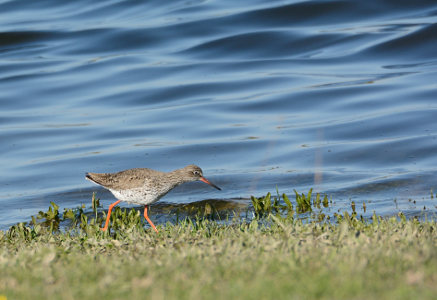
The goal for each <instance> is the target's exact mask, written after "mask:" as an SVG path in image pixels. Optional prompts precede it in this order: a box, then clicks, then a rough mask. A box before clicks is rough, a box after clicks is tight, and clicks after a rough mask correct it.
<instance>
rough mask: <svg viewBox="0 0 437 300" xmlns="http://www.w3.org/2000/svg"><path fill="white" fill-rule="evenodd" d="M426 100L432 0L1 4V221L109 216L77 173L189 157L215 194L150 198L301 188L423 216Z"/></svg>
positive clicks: (433, 74)
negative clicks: (44, 215)
mask: <svg viewBox="0 0 437 300" xmlns="http://www.w3.org/2000/svg"><path fill="white" fill-rule="evenodd" d="M436 96H437V2H436V1H435V0H432V1H406V0H405V1H402V0H369V1H353V0H350V1H261V0H260V1H223V0H220V1H219V0H215V1H97V2H96V1H89V0H82V1H56V0H46V1H5V0H0V108H1V110H0V141H1V142H0V153H1V155H0V166H1V168H0V204H1V207H2V210H0V228H7V226H9V225H11V224H14V223H16V222H20V221H28V220H29V218H30V216H31V215H35V214H37V212H38V211H39V210H45V209H47V207H48V205H49V203H50V201H55V202H56V203H58V204H59V205H60V206H61V207H62V208H64V207H67V208H75V207H77V206H78V205H80V204H82V203H83V204H86V205H89V204H90V199H91V194H92V192H93V191H96V192H97V193H98V197H100V198H101V199H102V203H103V205H104V206H105V207H107V206H108V205H109V203H110V202H111V201H113V200H114V198H113V196H112V195H111V194H110V193H108V192H106V191H105V190H103V189H101V188H99V187H98V186H95V185H93V184H92V183H90V182H88V181H85V180H84V173H85V172H87V171H91V172H115V171H120V170H123V169H128V168H133V167H149V168H154V169H158V170H162V171H170V170H172V169H175V168H180V167H183V166H185V165H187V164H191V163H195V164H198V165H199V166H201V167H202V168H203V170H204V173H205V177H207V178H208V179H210V180H211V181H213V182H214V183H216V184H217V185H219V186H220V187H222V189H223V190H222V191H221V192H220V191H217V190H215V189H213V188H210V187H208V186H207V185H205V184H203V183H201V182H199V183H191V184H187V185H184V186H180V187H178V188H177V189H176V190H174V191H172V192H171V193H170V194H168V195H167V196H166V197H165V198H163V199H162V200H161V201H162V202H163V203H164V204H165V203H169V204H177V203H188V202H194V201H200V200H205V199H224V200H226V199H233V198H248V197H249V196H250V195H255V196H261V195H263V194H265V193H267V192H269V191H274V190H275V188H276V186H278V189H279V191H280V192H285V193H288V194H292V193H293V189H296V190H298V191H299V192H306V191H307V190H308V189H309V188H310V187H314V189H315V191H317V192H322V193H327V194H328V195H330V196H332V198H333V200H334V207H335V209H348V208H349V207H350V202H351V201H355V202H356V203H357V207H361V204H362V202H365V203H366V206H367V214H371V213H373V211H375V212H376V213H378V214H381V215H391V214H396V213H398V212H399V211H403V212H404V213H406V214H407V215H411V216H412V215H417V214H420V213H421V212H423V211H424V210H425V211H426V212H429V213H430V214H435V212H436V211H437V199H436V198H435V197H434V198H432V197H431V196H430V195H431V190H433V191H437V183H436V175H437V97H436ZM434 194H435V192H434ZM413 200H414V201H415V202H416V203H414V201H413ZM359 213H363V212H362V211H359ZM151 216H152V219H154V218H155V220H156V218H158V217H157V215H156V214H155V215H154V214H153V207H152V213H151ZM158 223H159V222H158Z"/></svg>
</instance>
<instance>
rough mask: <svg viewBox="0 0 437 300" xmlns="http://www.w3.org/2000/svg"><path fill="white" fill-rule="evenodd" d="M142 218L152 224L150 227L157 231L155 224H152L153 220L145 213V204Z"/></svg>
mask: <svg viewBox="0 0 437 300" xmlns="http://www.w3.org/2000/svg"><path fill="white" fill-rule="evenodd" d="M144 218H146V220H147V222H149V224H150V226H152V228H153V229H155V231H156V233H158V229H156V227H155V225H153V222H152V221H151V220H150V219H149V216H148V215H147V205H146V206H145V207H144Z"/></svg>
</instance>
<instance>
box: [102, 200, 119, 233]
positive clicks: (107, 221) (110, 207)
mask: <svg viewBox="0 0 437 300" xmlns="http://www.w3.org/2000/svg"><path fill="white" fill-rule="evenodd" d="M118 203H120V200H117V201H115V202H114V203H112V204H111V205H109V209H108V215H107V216H106V222H105V227H103V228H100V230H101V231H106V230H107V229H108V225H109V220H110V217H111V211H112V208H113V207H114V206H116V205H117V204H118Z"/></svg>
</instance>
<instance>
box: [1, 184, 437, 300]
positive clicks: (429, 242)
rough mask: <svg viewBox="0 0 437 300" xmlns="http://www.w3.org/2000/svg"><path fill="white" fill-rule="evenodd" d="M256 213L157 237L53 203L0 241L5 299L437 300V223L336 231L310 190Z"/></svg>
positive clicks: (132, 221) (135, 223)
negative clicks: (104, 227) (104, 226)
mask: <svg viewBox="0 0 437 300" xmlns="http://www.w3.org/2000/svg"><path fill="white" fill-rule="evenodd" d="M298 199H299V200H298ZM252 203H253V208H252V209H253V212H254V215H255V219H253V220H250V221H247V222H244V221H243V222H241V220H240V218H238V217H235V218H234V219H229V220H228V222H227V224H221V223H218V222H216V221H214V220H212V219H211V217H210V214H208V213H207V212H210V211H214V209H211V208H208V209H206V207H205V209H204V210H202V213H199V214H196V215H194V216H193V217H191V218H186V219H184V220H182V221H179V222H178V223H177V224H170V223H167V224H166V225H165V226H158V229H159V233H158V234H156V233H155V232H153V231H152V230H150V228H146V229H145V228H144V227H143V223H142V222H143V220H142V218H141V214H140V212H139V211H136V210H134V209H122V208H119V207H117V209H115V210H114V213H113V216H111V218H113V219H111V224H112V228H111V231H109V232H101V231H100V230H99V226H100V223H101V222H102V221H103V220H104V219H105V216H104V215H103V216H102V215H99V214H98V212H97V209H98V207H99V203H98V199H96V198H95V197H94V196H93V200H92V212H87V213H85V212H84V210H85V208H84V207H80V208H77V209H75V210H64V212H63V213H60V212H59V207H58V206H57V205H56V204H54V203H52V205H51V207H50V208H49V209H48V211H47V212H40V213H39V215H38V216H37V217H36V218H32V221H31V223H30V224H29V225H27V224H23V223H20V224H17V225H15V226H12V227H11V228H10V229H9V230H8V231H0V270H1V272H0V299H4V298H7V299H103V298H105V299H236V298H238V299H315V298H317V299H366V298H368V299H411V298H415V299H435V298H436V295H437V272H436V271H435V270H437V251H436V250H437V248H436V246H437V239H436V237H437V224H436V222H435V221H434V220H433V221H418V220H416V219H411V220H407V219H406V218H405V216H403V215H400V216H398V217H391V218H382V217H378V216H376V215H374V217H373V218H372V220H368V221H366V220H363V219H362V218H358V217H357V215H356V212H354V211H353V212H352V214H348V213H343V214H341V215H336V217H335V218H331V219H330V220H328V217H325V215H323V213H322V211H323V208H324V207H327V206H328V205H329V203H330V201H329V200H328V198H327V197H324V198H322V197H321V196H320V195H316V196H315V197H314V196H312V195H311V191H310V193H308V194H307V195H304V194H299V193H297V192H296V202H294V203H292V202H291V200H290V199H289V198H288V197H287V195H285V194H283V195H281V196H279V193H277V196H276V197H272V196H271V195H270V194H268V195H266V196H265V197H261V198H255V197H252ZM205 205H207V204H205ZM351 206H352V204H351ZM354 206H355V203H354V204H353V207H354ZM300 214H305V215H307V216H308V219H306V220H305V221H302V219H301V218H299V217H298V216H299V215H300ZM61 224H63V225H65V224H68V229H65V230H64V229H62V228H61V227H60V225H61ZM2 297H3V298H2Z"/></svg>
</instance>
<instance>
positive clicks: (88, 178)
mask: <svg viewBox="0 0 437 300" xmlns="http://www.w3.org/2000/svg"><path fill="white" fill-rule="evenodd" d="M93 175H94V173H85V179H87V180H89V181H92V182H94V183H97V184H99V185H101V183H100V182H98V181H97V180H96V178H93Z"/></svg>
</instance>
